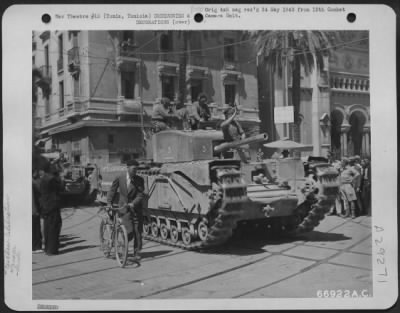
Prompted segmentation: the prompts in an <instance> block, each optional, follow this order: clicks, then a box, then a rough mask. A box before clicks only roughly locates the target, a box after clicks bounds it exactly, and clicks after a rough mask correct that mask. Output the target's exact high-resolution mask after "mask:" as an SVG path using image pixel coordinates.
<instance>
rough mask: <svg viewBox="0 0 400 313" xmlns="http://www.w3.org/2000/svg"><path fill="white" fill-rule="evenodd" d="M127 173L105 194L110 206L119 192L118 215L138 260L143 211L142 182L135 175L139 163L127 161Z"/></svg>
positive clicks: (143, 195) (141, 179)
mask: <svg viewBox="0 0 400 313" xmlns="http://www.w3.org/2000/svg"><path fill="white" fill-rule="evenodd" d="M126 166H127V173H126V174H122V175H120V176H118V177H116V178H115V179H114V181H113V183H112V185H111V189H110V191H109V192H108V194H107V204H108V206H109V207H111V206H112V203H113V201H114V198H115V196H116V194H117V190H119V203H118V206H119V213H120V214H121V215H122V224H123V225H124V226H125V227H126V231H127V232H128V240H129V241H130V240H132V238H133V236H135V240H134V247H133V249H134V257H135V258H136V259H140V251H141V250H142V231H143V209H144V201H145V194H144V180H143V178H142V177H140V176H138V175H136V172H137V169H138V167H139V163H138V162H137V161H136V160H129V161H128V162H127V163H126Z"/></svg>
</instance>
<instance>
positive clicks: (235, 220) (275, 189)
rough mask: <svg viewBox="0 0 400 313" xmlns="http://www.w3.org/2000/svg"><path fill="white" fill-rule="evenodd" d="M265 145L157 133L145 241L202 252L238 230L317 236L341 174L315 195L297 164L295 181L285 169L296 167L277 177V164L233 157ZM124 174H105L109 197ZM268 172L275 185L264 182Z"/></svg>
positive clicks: (145, 167) (211, 133)
mask: <svg viewBox="0 0 400 313" xmlns="http://www.w3.org/2000/svg"><path fill="white" fill-rule="evenodd" d="M265 139H266V135H265V134H261V135H258V136H254V137H250V138H246V139H244V140H240V141H239V142H233V143H229V144H228V143H224V140H223V135H222V132H221V131H217V130H195V131H180V130H165V131H162V132H159V133H156V134H153V137H152V141H151V146H150V148H151V149H149V151H151V154H150V155H151V158H152V161H151V162H144V163H143V164H142V165H141V168H140V169H139V170H138V175H140V176H142V177H143V178H144V181H145V192H146V194H147V195H148V197H147V205H146V207H147V210H146V212H145V219H144V227H143V232H144V235H145V238H147V239H150V240H153V241H157V242H161V243H163V244H168V245H173V246H178V247H181V248H185V249H189V250H201V249H205V248H209V247H212V246H216V245H219V244H222V243H224V242H226V241H227V240H228V239H229V238H231V236H232V234H233V231H234V230H235V228H236V227H237V226H238V225H239V226H243V225H247V226H248V225H250V226H252V225H254V224H257V225H258V226H260V227H272V228H276V227H278V228H279V229H281V230H282V229H284V230H285V231H287V232H291V233H298V232H304V231H310V230H312V229H313V228H314V227H315V226H316V225H318V223H319V221H320V220H321V219H322V218H323V216H324V213H325V210H326V208H327V206H329V205H330V203H332V201H334V199H333V198H332V197H330V196H328V195H327V192H326V191H327V188H329V187H327V182H330V181H331V180H332V184H333V185H334V184H335V183H334V181H335V175H336V174H337V173H333V172H332V173H327V172H324V173H319V174H318V175H320V178H321V180H320V183H318V182H316V183H315V184H314V185H313V186H312V187H309V188H308V187H307V186H308V184H307V179H306V178H305V177H304V169H303V170H301V168H303V167H302V164H301V167H300V165H299V164H298V163H296V162H295V163H293V164H294V165H296V166H299V168H298V169H296V172H295V174H294V175H293V173H292V174H291V178H293V177H292V176H294V177H295V179H283V178H284V176H285V169H286V172H288V173H290V172H291V171H292V170H293V169H292V168H285V167H284V166H283V164H278V165H277V172H276V173H275V174H274V171H273V170H272V168H271V166H273V163H272V162H271V163H268V162H266V163H265V162H260V164H255V163H247V162H243V160H240V159H235V158H232V157H229V158H226V153H225V152H227V151H229V150H230V149H240V147H243V146H245V145H247V144H249V143H255V142H261V141H265ZM239 154H240V153H239ZM224 155H225V158H224ZM275 166H276V164H275ZM122 171H126V168H125V167H124V166H116V165H111V166H108V167H107V169H106V170H104V171H102V176H103V184H102V193H103V197H105V196H106V193H107V191H108V189H109V187H110V185H111V181H112V179H113V178H114V177H115V176H116V175H117V174H118V173H121V172H122ZM260 171H263V172H264V173H265V174H267V175H269V176H270V177H269V178H270V179H268V177H267V178H266V180H265V181H261V182H260V181H257V179H255V176H257V175H259V174H260ZM288 175H289V174H288ZM329 175H331V176H332V177H331V176H329ZM275 176H276V178H274V177H275ZM289 176H290V175H289ZM107 177H109V179H107ZM318 177H319V176H318ZM336 177H337V175H336ZM333 185H332V188H334V186H333ZM315 186H318V187H315ZM332 199H333V200H332ZM103 201H104V200H103Z"/></svg>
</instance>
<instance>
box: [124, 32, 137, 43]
mask: <svg viewBox="0 0 400 313" xmlns="http://www.w3.org/2000/svg"><path fill="white" fill-rule="evenodd" d="M134 39H135V37H134V32H133V31H131V30H125V31H123V32H122V41H129V40H130V41H131V42H132V43H133V42H134Z"/></svg>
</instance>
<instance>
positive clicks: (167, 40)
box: [160, 33, 172, 51]
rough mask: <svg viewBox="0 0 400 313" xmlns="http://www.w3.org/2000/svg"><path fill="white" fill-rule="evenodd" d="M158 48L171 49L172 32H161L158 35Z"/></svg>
mask: <svg viewBox="0 0 400 313" xmlns="http://www.w3.org/2000/svg"><path fill="white" fill-rule="evenodd" d="M160 50H161V51H168V50H172V34H171V33H168V34H162V35H161V37H160Z"/></svg>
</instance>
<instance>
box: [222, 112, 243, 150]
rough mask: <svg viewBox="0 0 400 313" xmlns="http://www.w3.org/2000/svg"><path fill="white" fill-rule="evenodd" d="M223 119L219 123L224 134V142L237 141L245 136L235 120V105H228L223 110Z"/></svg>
mask: <svg viewBox="0 0 400 313" xmlns="http://www.w3.org/2000/svg"><path fill="white" fill-rule="evenodd" d="M224 115H225V120H224V121H223V122H222V123H221V125H220V127H221V129H222V133H223V134H224V140H225V141H226V142H232V141H237V140H240V139H244V138H246V134H245V133H244V131H243V128H242V126H241V125H240V123H239V122H238V121H236V120H235V117H236V115H237V109H236V107H235V108H234V107H229V108H226V109H225V110H224Z"/></svg>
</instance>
